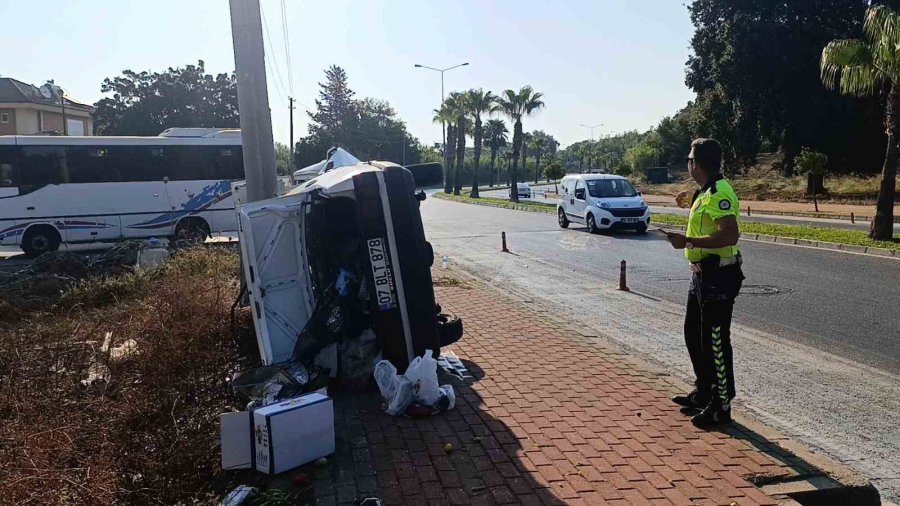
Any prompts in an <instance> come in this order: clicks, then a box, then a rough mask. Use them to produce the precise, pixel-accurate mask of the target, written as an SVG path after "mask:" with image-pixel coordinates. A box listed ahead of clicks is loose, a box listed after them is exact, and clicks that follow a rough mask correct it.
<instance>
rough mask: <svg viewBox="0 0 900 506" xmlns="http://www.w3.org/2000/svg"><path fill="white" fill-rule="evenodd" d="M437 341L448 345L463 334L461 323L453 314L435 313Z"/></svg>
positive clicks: (442, 344)
mask: <svg viewBox="0 0 900 506" xmlns="http://www.w3.org/2000/svg"><path fill="white" fill-rule="evenodd" d="M437 327H438V341H439V342H440V345H441V346H449V345H451V344H453V343H455V342H456V341H459V339H460V338H461V337H462V335H463V323H462V320H460V319H459V317H458V316H456V315H454V314H448V313H441V314H439V315H437Z"/></svg>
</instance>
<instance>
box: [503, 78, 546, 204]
mask: <svg viewBox="0 0 900 506" xmlns="http://www.w3.org/2000/svg"><path fill="white" fill-rule="evenodd" d="M543 97H544V94H543V93H539V92H536V91H534V89H533V88H532V87H531V86H523V87H522V88H521V89H520V90H519V91H518V92H516V91H515V90H505V91H504V92H503V94H502V95H501V96H500V98H499V99H498V102H497V103H498V105H499V110H500V111H502V112H503V113H504V114H506V116H507V117H509V119H510V121H512V122H513V149H512V167H511V168H510V173H511V174H510V184H511V185H513V186H515V185H516V184H517V183H518V181H519V179H518V174H517V172H518V171H517V169H518V161H519V160H518V158H519V153H521V152H522V139H523V136H522V118H523V117H526V116H530V115H531V114H534V113H535V112H537V111H539V110H540V109H541V108H543V107H544V101H543V100H542V98H543ZM510 200H512V201H513V202H518V201H519V192H517V191H512V192H510Z"/></svg>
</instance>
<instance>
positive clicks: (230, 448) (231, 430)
mask: <svg viewBox="0 0 900 506" xmlns="http://www.w3.org/2000/svg"><path fill="white" fill-rule="evenodd" d="M220 422H221V429H222V468H223V469H247V468H251V467H252V468H255V469H256V470H257V471H260V472H263V473H266V474H278V473H282V472H284V471H287V470H289V469H293V468H295V467H298V466H302V465H303V464H307V463H309V462H312V461H314V460H316V459H318V458H320V457H326V456H328V455H331V454H332V453H334V402H333V401H332V400H331V398H330V397H328V396H327V395H324V394H321V393H311V394H307V395H303V396H300V397H296V398H294V399H290V400H286V401H282V402H279V403H276V404H270V405H268V406H264V407H262V408H259V409H257V410H255V411H253V412H249V413H248V412H240V413H226V414H223V415H222V416H221V418H220Z"/></svg>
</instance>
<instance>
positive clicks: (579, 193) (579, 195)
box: [575, 188, 584, 200]
mask: <svg viewBox="0 0 900 506" xmlns="http://www.w3.org/2000/svg"><path fill="white" fill-rule="evenodd" d="M575 198H576V199H578V200H584V188H575Z"/></svg>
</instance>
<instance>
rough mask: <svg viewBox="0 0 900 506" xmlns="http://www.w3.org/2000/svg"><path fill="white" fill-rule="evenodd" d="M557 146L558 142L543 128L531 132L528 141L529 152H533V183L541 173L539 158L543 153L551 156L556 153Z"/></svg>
mask: <svg viewBox="0 0 900 506" xmlns="http://www.w3.org/2000/svg"><path fill="white" fill-rule="evenodd" d="M558 147H559V142H558V141H557V140H556V139H554V138H553V136H552V135H550V134H548V133H546V132H544V131H543V130H535V131H533V132H531V142H530V143H529V148H530V149H531V152H532V153H533V154H534V163H535V167H534V183H535V184H537V182H538V178H539V177H540V175H541V159H542V158H543V157H544V155H550V156H553V155H555V154H556V149H557V148H558Z"/></svg>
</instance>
